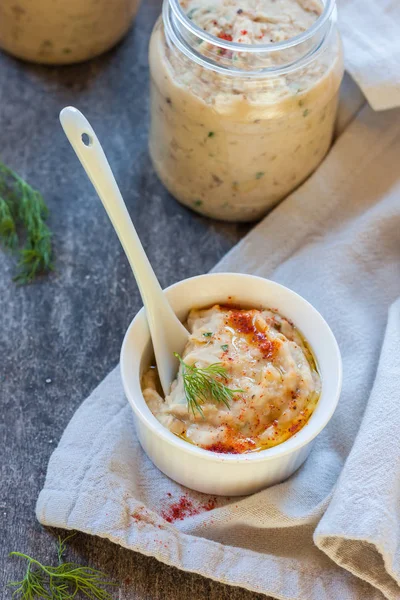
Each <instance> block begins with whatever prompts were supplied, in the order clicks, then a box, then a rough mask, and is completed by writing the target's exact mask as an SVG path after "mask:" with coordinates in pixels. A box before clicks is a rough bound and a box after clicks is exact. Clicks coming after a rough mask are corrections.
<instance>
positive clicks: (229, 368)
mask: <svg viewBox="0 0 400 600" xmlns="http://www.w3.org/2000/svg"><path fill="white" fill-rule="evenodd" d="M188 329H189V331H190V332H191V333H190V336H189V340H188V343H187V345H186V347H185V349H184V352H183V356H182V358H181V360H180V363H181V364H180V368H179V372H178V376H177V379H176V380H175V381H174V382H173V384H172V386H171V392H170V394H169V395H168V396H167V397H166V398H165V399H164V398H163V397H162V391H161V387H160V384H159V381H158V375H157V370H156V368H155V367H151V368H150V369H149V370H147V371H146V372H145V374H144V376H143V379H142V390H143V396H144V398H145V400H146V402H147V404H148V406H149V408H150V410H151V412H152V413H153V414H154V416H155V417H156V418H157V419H158V421H159V422H160V423H161V424H162V425H164V426H165V427H166V428H168V429H169V430H170V431H172V432H173V433H175V434H176V435H178V436H179V437H181V438H183V439H185V440H186V441H188V442H190V443H192V444H195V445H197V446H199V447H201V448H204V449H206V450H210V451H213V452H222V453H233V454H239V453H246V452H252V451H258V450H263V449H266V448H270V447H272V446H276V445H277V444H280V443H282V442H284V441H285V440H287V439H288V438H290V437H291V436H292V435H294V434H295V433H296V432H297V431H299V430H300V429H301V428H302V427H304V425H306V423H307V421H308V419H309V418H310V416H311V414H312V413H313V411H314V408H315V406H316V404H317V402H318V399H319V395H320V390H321V380H320V376H319V374H318V370H317V367H316V363H315V360H314V357H313V354H312V352H311V350H310V348H309V346H308V344H307V342H306V341H305V340H304V338H303V337H302V336H301V334H300V333H299V331H298V330H297V329H296V327H295V326H294V325H293V323H291V322H290V321H289V320H288V319H286V318H285V317H283V316H281V315H280V314H279V313H278V312H277V311H275V310H271V309H269V310H256V309H251V310H242V309H238V308H232V307H229V306H219V305H216V306H213V307H211V308H207V309H201V310H198V309H194V310H191V311H190V314H189V317H188ZM207 378H208V385H207V384H205V379H206V380H207ZM193 398H195V402H194V403H193Z"/></svg>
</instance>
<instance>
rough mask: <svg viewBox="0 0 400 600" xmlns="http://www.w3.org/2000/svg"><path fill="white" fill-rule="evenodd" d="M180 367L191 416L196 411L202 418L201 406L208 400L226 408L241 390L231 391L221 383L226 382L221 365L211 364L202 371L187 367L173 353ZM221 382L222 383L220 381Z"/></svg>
mask: <svg viewBox="0 0 400 600" xmlns="http://www.w3.org/2000/svg"><path fill="white" fill-rule="evenodd" d="M174 355H175V357H176V358H177V359H178V360H179V362H180V364H181V367H182V379H183V389H184V392H185V396H186V401H187V404H188V410H190V411H192V413H193V416H195V415H196V411H197V412H198V413H199V414H200V415H202V416H203V417H204V413H203V409H202V408H201V405H202V404H204V403H205V402H207V401H208V400H215V402H217V403H221V402H222V403H223V404H225V406H227V407H228V408H229V407H230V403H231V401H232V399H233V397H234V395H235V394H239V393H241V392H243V390H240V389H239V390H231V389H230V388H228V387H227V386H226V385H225V384H224V383H223V382H224V381H225V382H226V381H228V375H227V372H226V369H225V367H224V366H223V365H222V364H221V363H213V364H212V365H209V366H208V367H205V368H204V369H202V368H199V367H195V366H194V365H188V364H187V363H185V362H184V360H183V359H182V357H181V356H180V355H179V354H177V353H176V352H175V353H174ZM221 380H222V381H221Z"/></svg>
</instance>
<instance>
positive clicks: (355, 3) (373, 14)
mask: <svg viewBox="0 0 400 600" xmlns="http://www.w3.org/2000/svg"><path fill="white" fill-rule="evenodd" d="M337 4H338V19H339V28H340V32H341V34H342V38H343V45H344V51H345V65H346V69H347V71H348V72H349V73H350V74H351V76H352V77H353V78H354V80H355V81H356V82H357V83H358V85H359V86H360V88H361V89H362V91H363V92H364V94H365V96H366V98H367V100H368V102H369V103H370V105H371V106H372V108H373V109H375V110H386V109H389V108H394V107H396V106H400V2H398V0H379V1H378V2H377V0H337Z"/></svg>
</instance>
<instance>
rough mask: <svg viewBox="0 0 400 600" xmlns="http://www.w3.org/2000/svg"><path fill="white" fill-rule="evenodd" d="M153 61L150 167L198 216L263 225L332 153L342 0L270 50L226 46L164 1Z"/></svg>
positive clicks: (173, 0) (175, 3)
mask: <svg viewBox="0 0 400 600" xmlns="http://www.w3.org/2000/svg"><path fill="white" fill-rule="evenodd" d="M149 58H150V73H151V127H150V139H149V145H150V154H151V158H152V161H153V164H154V167H155V169H156V171H157V173H158V175H159V177H160V179H161V180H162V182H163V183H164V185H165V186H166V188H167V189H168V190H169V191H170V193H171V194H172V195H173V196H175V198H177V200H179V201H180V202H181V203H183V204H185V205H187V206H189V207H191V208H192V209H194V210H196V211H197V212H199V213H202V214H204V215H208V216H210V217H214V218H216V219H222V220H228V221H252V220H255V219H259V218H260V217H262V216H263V215H265V213H266V212H267V211H268V210H269V209H271V208H272V207H273V206H274V205H276V204H277V203H278V202H279V201H280V200H282V199H283V198H284V197H285V196H286V195H287V194H288V193H289V192H291V191H292V190H293V189H294V188H296V187H297V186H298V185H299V184H300V183H301V182H302V181H304V179H306V178H307V177H308V176H309V175H310V173H312V172H313V171H314V169H315V168H316V167H317V166H318V164H319V163H320V162H321V160H322V159H323V158H324V156H325V154H326V153H327V151H328V149H329V147H330V144H331V140H332V133H333V127H334V122H335V115H336V108H337V100H338V90H339V86H340V82H341V79H342V76H343V58H342V46H341V41H340V37H339V34H338V31H337V27H336V8H335V0H326V2H325V3H324V6H323V9H322V13H321V15H320V16H319V17H318V19H317V20H316V21H315V23H314V24H313V25H312V26H311V27H310V28H309V29H307V30H306V31H304V32H303V33H301V34H300V35H297V36H296V37H293V38H291V39H289V40H285V41H282V42H277V43H270V44H263V45H258V44H257V45H250V44H242V43H233V42H231V41H229V40H226V39H220V38H217V37H215V36H213V35H211V34H210V33H208V32H206V31H205V30H203V29H201V28H200V27H198V26H197V25H196V24H195V23H193V22H192V21H191V20H190V18H188V17H187V15H186V14H184V12H183V11H182V9H181V7H180V5H179V0H164V5H163V13H162V18H160V19H159V21H158V22H157V23H156V25H155V28H154V30H153V34H152V37H151V40H150V55H149Z"/></svg>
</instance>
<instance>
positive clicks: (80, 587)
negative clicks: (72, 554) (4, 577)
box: [8, 533, 115, 600]
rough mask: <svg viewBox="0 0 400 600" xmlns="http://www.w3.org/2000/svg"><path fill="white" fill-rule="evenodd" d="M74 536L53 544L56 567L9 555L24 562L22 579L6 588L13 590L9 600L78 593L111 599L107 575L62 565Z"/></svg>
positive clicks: (59, 599)
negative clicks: (67, 547) (107, 587)
mask: <svg viewBox="0 0 400 600" xmlns="http://www.w3.org/2000/svg"><path fill="white" fill-rule="evenodd" d="M74 535H75V533H73V534H71V535H69V536H68V537H66V538H64V539H63V540H62V539H61V538H60V537H59V538H58V543H57V556H58V566H56V567H51V566H45V565H43V564H42V563H41V562H39V561H38V560H36V559H34V558H32V557H31V556H28V555H27V554H23V553H22V552H11V553H10V556H16V557H18V558H22V559H24V560H26V561H27V567H26V571H25V575H24V577H23V579H21V580H20V581H12V582H10V583H9V584H8V585H9V586H10V587H15V588H16V589H15V590H14V592H13V595H12V596H13V598H19V599H21V600H35V599H36V598H44V600H72V599H73V598H75V596H76V595H77V594H79V593H81V594H83V595H84V596H86V597H87V598H90V599H91V600H112V597H111V595H110V594H109V592H108V591H107V590H106V589H104V586H109V585H115V584H114V583H111V582H110V581H108V579H107V575H105V574H104V573H102V571H98V570H97V569H92V568H90V567H82V566H80V565H77V564H75V563H71V562H64V560H63V557H64V554H65V551H66V542H67V541H68V540H70V539H71V538H72V537H74Z"/></svg>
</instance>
